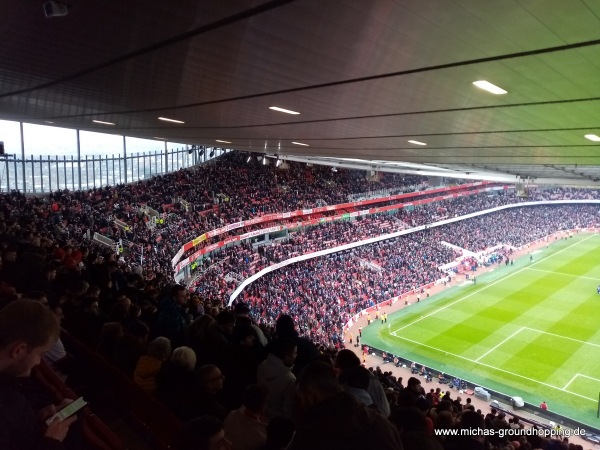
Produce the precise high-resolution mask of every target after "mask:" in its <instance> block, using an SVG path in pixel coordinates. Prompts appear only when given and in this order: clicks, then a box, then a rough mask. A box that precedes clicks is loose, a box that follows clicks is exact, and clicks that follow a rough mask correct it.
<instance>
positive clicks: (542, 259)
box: [390, 234, 595, 336]
mask: <svg viewBox="0 0 600 450" xmlns="http://www.w3.org/2000/svg"><path fill="white" fill-rule="evenodd" d="M593 236H595V235H593V234H592V235H590V236H588V237H586V238H585V239H582V240H581V241H577V242H574V243H573V244H571V245H569V246H567V247H565V248H563V249H562V250H559V251H557V252H556V253H553V254H552V255H548V256H544V257H543V258H541V259H540V260H538V261H536V262H534V263H533V264H530V265H529V266H527V267H523V268H521V269H519V270H517V271H516V272H512V273H510V274H509V275H506V276H503V277H501V278H499V279H497V280H496V281H494V282H492V283H490V284H486V285H485V286H484V287H482V288H481V289H478V290H477V291H475V292H471V293H470V294H469V295H466V296H464V297H463V298H459V299H458V300H455V301H453V302H452V303H448V304H447V305H446V306H442V307H441V308H438V309H436V310H435V311H432V312H430V313H429V314H426V315H424V316H421V317H420V318H418V319H416V320H414V321H412V322H410V323H407V324H406V325H404V326H403V327H400V328H398V329H397V330H394V331H393V332H391V333H390V334H392V335H394V336H396V335H395V334H394V333H397V332H398V331H402V330H404V329H405V328H408V327H410V326H412V325H414V324H415V323H417V322H420V321H421V320H423V319H426V318H428V317H430V316H433V315H435V314H437V313H439V312H440V311H443V310H444V309H446V308H449V307H450V306H452V305H456V304H457V303H460V302H462V301H463V300H466V299H468V298H470V297H472V296H474V295H476V294H479V293H480V292H481V291H485V290H486V289H488V288H490V287H492V286H494V285H496V284H498V283H500V282H501V281H504V280H506V279H507V278H510V277H512V276H514V275H516V274H518V273H521V272H523V271H524V270H526V269H530V268H531V267H532V266H535V265H536V264H539V263H541V262H542V261H544V260H545V259H546V258H548V257H549V256H553V257H554V256H556V255H558V254H560V253H562V252H564V251H565V250H568V249H570V248H571V247H573V246H574V245H577V244H581V243H582V242H585V241H587V240H588V239H589V238H591V237H593Z"/></svg>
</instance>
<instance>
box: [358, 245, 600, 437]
mask: <svg viewBox="0 0 600 450" xmlns="http://www.w3.org/2000/svg"><path fill="white" fill-rule="evenodd" d="M598 284H600V236H598V235H590V234H588V235H578V236H576V237H574V238H572V239H568V240H560V241H557V242H554V243H552V244H551V245H550V247H549V248H543V249H541V250H539V251H538V252H536V253H534V261H533V262H530V261H529V257H528V256H525V257H523V258H521V259H520V260H518V261H516V262H515V265H514V266H508V267H506V266H505V265H504V264H502V266H497V267H496V268H495V270H494V271H492V272H491V273H488V274H481V275H478V276H477V284H476V285H473V284H468V283H467V284H466V285H463V286H455V287H453V288H450V289H448V290H446V291H444V292H443V293H441V294H439V295H436V296H434V297H431V298H429V299H427V300H421V302H420V303H418V304H412V305H410V306H408V307H406V308H404V309H403V310H400V311H398V312H396V313H394V314H391V315H390V316H389V318H388V324H386V325H381V324H379V323H378V322H377V323H374V324H373V325H371V326H369V327H366V328H365V329H364V330H363V339H362V342H363V343H365V344H368V345H371V346H374V347H376V348H380V349H383V350H386V351H388V352H392V353H394V354H398V355H400V356H402V357H404V358H407V359H409V360H415V361H417V362H418V363H420V364H426V365H428V366H430V367H433V368H435V369H437V370H439V371H442V372H445V373H449V374H452V375H454V376H458V377H460V378H464V379H466V380H469V381H471V382H474V383H475V384H478V385H481V386H487V387H489V388H491V389H494V390H497V391H500V392H503V393H505V394H509V395H511V396H521V397H523V399H524V400H525V401H527V402H529V403H533V404H539V403H541V402H542V401H543V400H545V401H546V402H547V403H548V406H549V409H550V410H552V411H554V412H557V413H559V414H562V415H565V416H568V417H571V418H573V419H575V420H578V421H580V422H583V423H586V424H589V425H592V426H594V427H598V426H599V425H600V420H598V419H597V418H596V411H597V407H598V395H599V393H600V295H598V294H597V293H596V287H597V286H598Z"/></svg>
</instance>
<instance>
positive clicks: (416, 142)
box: [408, 139, 427, 145]
mask: <svg viewBox="0 0 600 450" xmlns="http://www.w3.org/2000/svg"><path fill="white" fill-rule="evenodd" d="M408 142H410V143H411V144H415V145H427V144H426V143H425V142H421V141H413V140H412V139H411V140H410V141H408Z"/></svg>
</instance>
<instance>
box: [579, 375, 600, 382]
mask: <svg viewBox="0 0 600 450" xmlns="http://www.w3.org/2000/svg"><path fill="white" fill-rule="evenodd" d="M577 375H579V376H580V377H583V378H589V379H590V380H594V381H600V379H598V378H594V377H588V376H587V375H584V374H582V373H578V374H577Z"/></svg>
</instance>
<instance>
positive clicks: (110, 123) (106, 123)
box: [92, 119, 114, 125]
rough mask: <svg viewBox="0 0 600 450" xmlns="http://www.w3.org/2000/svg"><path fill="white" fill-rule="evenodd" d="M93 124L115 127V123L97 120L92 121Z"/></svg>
mask: <svg viewBox="0 0 600 450" xmlns="http://www.w3.org/2000/svg"><path fill="white" fill-rule="evenodd" d="M92 122H94V123H100V124H102V125H114V123H112V122H104V121H103V120H95V119H94V120H92Z"/></svg>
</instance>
